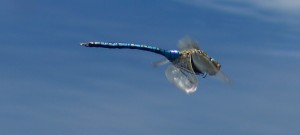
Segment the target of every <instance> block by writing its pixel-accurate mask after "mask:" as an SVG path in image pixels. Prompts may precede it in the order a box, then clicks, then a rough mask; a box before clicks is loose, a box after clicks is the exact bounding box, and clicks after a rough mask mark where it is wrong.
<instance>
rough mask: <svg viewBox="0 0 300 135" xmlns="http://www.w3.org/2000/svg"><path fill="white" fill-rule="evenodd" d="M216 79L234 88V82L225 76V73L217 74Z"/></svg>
mask: <svg viewBox="0 0 300 135" xmlns="http://www.w3.org/2000/svg"><path fill="white" fill-rule="evenodd" d="M216 77H217V78H218V79H220V80H221V81H223V82H224V83H226V84H228V85H230V86H232V85H233V82H232V80H231V79H230V78H229V77H228V76H227V75H226V74H225V73H223V72H222V71H219V72H218V73H217V74H216Z"/></svg>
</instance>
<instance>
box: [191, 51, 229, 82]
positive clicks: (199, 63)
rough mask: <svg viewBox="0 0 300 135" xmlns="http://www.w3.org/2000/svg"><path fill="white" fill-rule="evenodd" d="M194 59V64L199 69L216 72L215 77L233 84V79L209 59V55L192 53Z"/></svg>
mask: <svg viewBox="0 0 300 135" xmlns="http://www.w3.org/2000/svg"><path fill="white" fill-rule="evenodd" d="M192 61H193V64H194V65H195V66H196V68H197V69H199V70H200V71H203V72H207V73H208V74H210V73H216V74H214V76H215V77H217V78H218V79H220V80H222V81H223V82H225V83H227V84H231V83H232V82H231V80H230V79H229V78H228V77H227V75H225V74H224V73H223V72H222V71H221V70H218V69H217V68H216V67H215V66H214V65H213V63H212V62H210V61H209V59H208V58H207V57H204V56H202V55H201V54H199V53H194V54H192Z"/></svg>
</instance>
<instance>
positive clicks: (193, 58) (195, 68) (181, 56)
mask: <svg viewBox="0 0 300 135" xmlns="http://www.w3.org/2000/svg"><path fill="white" fill-rule="evenodd" d="M80 45H81V46H85V47H98V48H99V47H100V48H112V49H138V50H144V51H148V52H152V53H156V54H159V55H162V56H164V57H165V58H166V60H164V61H160V62H157V63H156V64H155V65H156V66H159V65H163V64H165V63H169V62H170V63H172V64H170V66H169V67H168V68H167V69H166V71H165V75H166V78H167V79H168V80H169V81H170V82H171V83H173V84H174V85H175V86H176V87H177V88H179V89H181V90H183V91H184V92H186V93H187V94H190V93H194V92H195V91H196V90H197V87H198V76H201V77H202V78H205V77H206V76H207V75H209V76H217V77H218V78H220V79H222V80H223V81H225V82H229V79H228V77H227V76H226V75H225V74H224V73H223V72H221V70H220V69H221V64H220V63H219V62H217V61H216V60H215V59H214V58H212V57H209V56H208V55H207V53H206V52H205V51H203V50H202V49H200V47H199V45H198V42H197V41H196V40H193V39H191V38H189V37H185V38H183V39H181V40H179V43H178V48H179V50H166V49H162V48H158V47H154V46H149V45H143V44H132V43H118V42H85V43H80Z"/></svg>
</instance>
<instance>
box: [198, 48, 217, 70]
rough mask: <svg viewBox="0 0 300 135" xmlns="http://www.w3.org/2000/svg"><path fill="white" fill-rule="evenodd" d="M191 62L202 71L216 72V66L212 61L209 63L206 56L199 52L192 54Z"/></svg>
mask: <svg viewBox="0 0 300 135" xmlns="http://www.w3.org/2000/svg"><path fill="white" fill-rule="evenodd" d="M192 62H193V64H194V65H195V67H196V68H197V69H198V70H200V71H202V72H207V73H212V72H217V68H215V66H214V65H213V63H211V62H210V61H209V59H208V58H207V57H204V56H203V55H201V54H200V53H193V54H192Z"/></svg>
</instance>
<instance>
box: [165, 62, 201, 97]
mask: <svg viewBox="0 0 300 135" xmlns="http://www.w3.org/2000/svg"><path fill="white" fill-rule="evenodd" d="M165 74H166V77H167V79H168V80H169V81H170V82H171V83H173V84H174V85H175V86H176V87H178V88H179V89H181V90H183V91H185V92H186V93H187V94H190V93H193V92H195V91H196V90H197V86H198V79H197V77H196V75H195V73H192V72H190V71H188V70H185V69H183V68H178V67H175V66H173V65H171V66H169V67H168V69H167V70H166V72H165Z"/></svg>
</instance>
